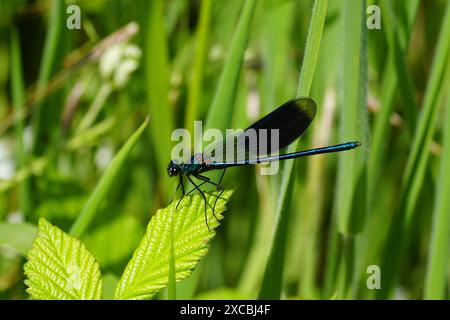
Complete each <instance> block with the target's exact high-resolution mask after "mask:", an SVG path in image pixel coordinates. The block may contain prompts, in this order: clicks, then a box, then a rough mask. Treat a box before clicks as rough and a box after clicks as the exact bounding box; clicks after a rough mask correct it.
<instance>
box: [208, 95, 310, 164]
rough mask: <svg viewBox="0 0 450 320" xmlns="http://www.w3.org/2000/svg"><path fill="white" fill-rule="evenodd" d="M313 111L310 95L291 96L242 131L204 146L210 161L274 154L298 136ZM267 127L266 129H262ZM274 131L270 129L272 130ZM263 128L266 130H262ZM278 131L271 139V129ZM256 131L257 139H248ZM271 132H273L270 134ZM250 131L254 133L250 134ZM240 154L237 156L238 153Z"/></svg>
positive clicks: (225, 160)
mask: <svg viewBox="0 0 450 320" xmlns="http://www.w3.org/2000/svg"><path fill="white" fill-rule="evenodd" d="M315 115H316V103H315V102H314V100H312V99H310V98H297V99H292V100H290V101H288V102H286V103H284V104H283V105H281V106H280V107H279V108H277V109H276V110H274V111H272V112H271V113H269V114H268V115H266V116H265V117H263V118H262V119H260V120H258V121H257V122H255V123H254V124H253V125H251V126H249V127H248V128H247V129H245V130H241V132H239V133H236V134H233V135H230V136H228V137H227V138H226V139H225V140H224V141H221V142H218V143H213V144H211V145H209V146H207V147H206V148H205V149H204V150H203V156H204V159H206V160H208V161H210V162H211V163H227V162H235V161H240V160H243V159H242V156H243V157H244V158H245V159H255V158H257V157H264V156H267V155H270V154H274V153H276V152H278V151H279V150H281V149H283V148H285V147H286V146H288V145H289V144H291V143H292V142H293V141H294V140H296V139H297V138H298V137H300V136H301V135H302V134H303V132H305V130H306V129H307V128H308V126H309V125H310V124H311V122H312V120H313V119H314V116H315ZM261 129H266V130H261ZM274 129H275V130H277V131H271V130H274ZM263 131H265V132H266V134H263ZM273 132H275V134H276V135H277V142H275V143H274V141H273V140H272V137H273V136H274V135H273V134H272V133H273ZM254 134H256V136H257V139H251V137H254ZM271 134H272V135H271ZM252 135H253V136H252ZM238 153H240V154H239V157H241V158H239V157H238V156H237V154H238Z"/></svg>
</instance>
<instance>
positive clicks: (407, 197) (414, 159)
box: [378, 2, 450, 299]
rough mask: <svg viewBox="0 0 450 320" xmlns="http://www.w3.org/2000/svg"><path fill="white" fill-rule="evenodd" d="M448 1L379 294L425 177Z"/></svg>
mask: <svg viewBox="0 0 450 320" xmlns="http://www.w3.org/2000/svg"><path fill="white" fill-rule="evenodd" d="M449 38H450V2H449V3H447V8H446V13H445V17H444V20H443V22H442V29H441V34H440V36H439V40H438V44H437V47H436V51H435V57H434V59H433V65H432V68H431V72H430V78H429V81H428V84H427V88H426V92H425V98H424V102H423V108H422V111H421V115H420V118H419V123H418V125H417V130H416V134H415V136H414V140H413V145H412V148H411V152H410V154H409V156H408V162H407V166H406V170H405V174H404V176H403V181H402V191H401V195H400V204H399V206H398V208H397V210H396V213H395V216H394V218H393V222H392V223H391V226H390V230H389V235H388V239H387V240H386V246H385V250H384V256H383V257H382V262H381V268H382V270H383V275H384V276H383V278H382V288H383V289H382V290H379V292H378V297H379V298H383V299H385V298H387V297H390V296H391V294H392V290H393V288H394V287H395V285H396V284H397V277H398V272H399V269H400V266H401V265H400V261H401V260H400V257H401V256H402V254H403V253H404V252H403V251H404V249H405V245H406V244H407V243H408V239H407V237H408V235H409V230H410V228H411V221H412V218H413V213H414V209H415V206H416V204H417V201H418V196H419V192H420V189H421V187H422V184H423V180H424V177H425V171H426V167H427V162H428V158H429V148H430V144H431V140H432V137H433V133H434V130H435V127H436V119H437V110H438V106H439V101H440V99H441V98H442V95H443V92H444V90H440V89H441V86H442V84H443V79H444V75H445V68H444V66H445V65H446V63H447V61H446V59H447V57H448V54H449V47H450V43H449V41H448V39H449Z"/></svg>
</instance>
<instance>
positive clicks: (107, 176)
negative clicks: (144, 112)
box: [70, 118, 148, 238]
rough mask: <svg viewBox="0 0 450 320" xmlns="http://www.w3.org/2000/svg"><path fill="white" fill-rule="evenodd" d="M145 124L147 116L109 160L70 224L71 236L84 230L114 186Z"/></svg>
mask: <svg viewBox="0 0 450 320" xmlns="http://www.w3.org/2000/svg"><path fill="white" fill-rule="evenodd" d="M147 124H148V118H147V119H145V121H144V123H143V124H141V126H140V127H139V128H138V129H137V130H136V131H135V132H134V133H133V135H132V136H131V137H130V138H129V139H128V141H127V142H126V143H125V144H124V146H123V147H122V148H121V149H120V150H119V152H118V153H117V154H116V155H115V156H114V158H113V159H112V160H111V163H110V164H109V166H108V168H107V169H106V171H105V173H104V174H103V176H102V177H101V178H100V181H99V182H98V184H97V186H96V187H95V189H94V192H93V193H92V194H91V196H90V197H89V199H88V201H87V202H86V204H85V205H84V207H83V210H82V211H81V213H80V215H79V216H78V218H77V219H76V220H75V222H74V224H73V225H72V228H71V229H70V234H71V235H72V236H74V237H76V238H79V237H80V236H81V235H82V234H83V233H84V232H85V231H86V229H87V228H88V226H89V224H90V223H91V221H92V219H93V218H94V216H95V214H96V213H97V211H98V208H99V207H100V204H101V203H102V201H103V200H104V199H105V197H106V196H107V194H108V192H109V191H110V190H111V188H112V187H113V186H114V183H115V179H116V177H117V175H118V174H119V172H120V170H121V169H122V168H123V167H124V166H125V162H126V159H127V158H128V155H129V154H130V152H131V150H132V149H133V147H134V146H135V144H136V143H137V141H138V140H139V137H140V136H141V135H142V133H143V132H144V130H145V128H146V127H147Z"/></svg>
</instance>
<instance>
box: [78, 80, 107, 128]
mask: <svg viewBox="0 0 450 320" xmlns="http://www.w3.org/2000/svg"><path fill="white" fill-rule="evenodd" d="M112 89H113V88H112V86H111V84H110V83H108V82H105V83H102V85H101V86H100V89H99V91H98V93H97V95H96V96H95V98H94V101H92V104H91V105H90V106H89V109H88V111H87V112H86V114H85V115H84V117H83V119H81V121H80V124H79V125H78V127H77V130H76V132H77V133H79V132H83V131H85V130H87V129H88V128H89V127H90V126H92V124H93V123H94V122H95V119H97V116H98V114H99V113H100V111H101V109H102V108H103V106H104V105H105V102H106V100H107V99H108V97H109V95H110V94H111V92H112Z"/></svg>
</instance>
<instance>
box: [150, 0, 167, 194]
mask: <svg viewBox="0 0 450 320" xmlns="http://www.w3.org/2000/svg"><path fill="white" fill-rule="evenodd" d="M149 11H150V12H149V16H148V25H147V29H146V33H145V41H146V44H145V76H146V81H147V103H148V113H149V115H150V119H152V125H151V127H150V133H151V139H152V142H153V145H154V149H153V150H154V153H155V156H154V157H155V159H156V168H157V172H160V173H162V172H166V169H167V164H168V163H169V160H170V153H171V152H170V151H171V144H170V143H168V142H169V141H170V140H171V139H170V137H171V134H172V131H173V128H174V121H173V116H172V110H171V108H170V105H169V101H168V92H169V66H168V53H167V39H166V33H165V30H164V25H165V24H164V19H163V17H164V16H163V6H162V1H161V0H154V1H151V2H150V5H149ZM171 186H172V182H171V181H170V180H169V179H163V181H162V189H163V194H164V198H165V199H169V197H170V196H171V192H172V188H171Z"/></svg>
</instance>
